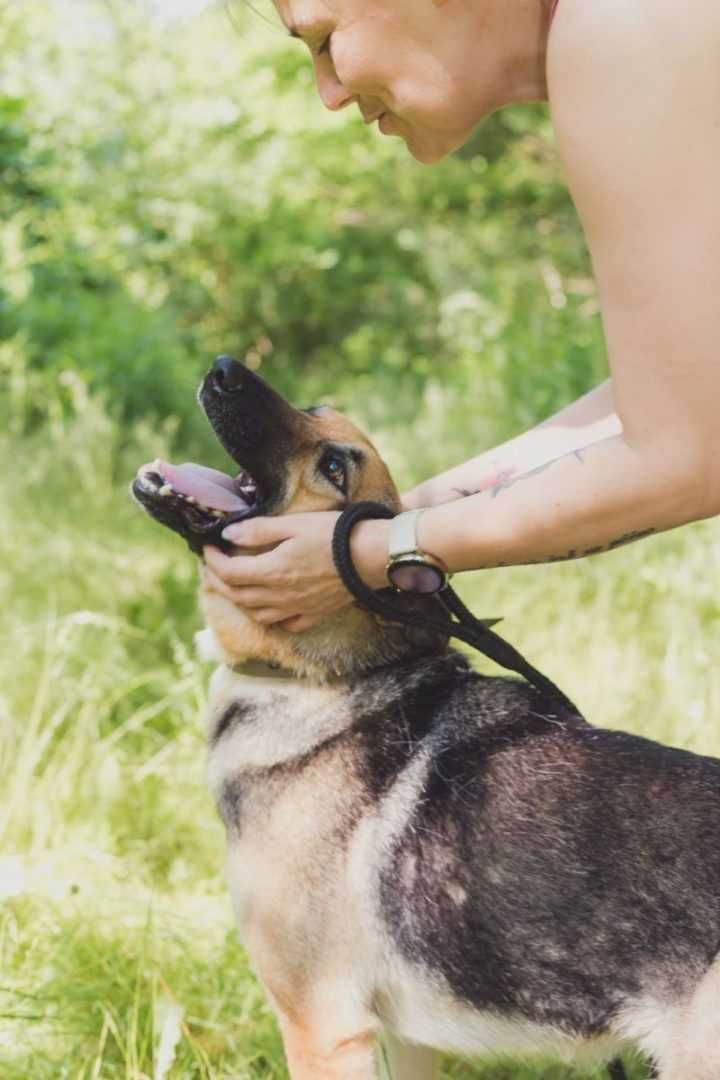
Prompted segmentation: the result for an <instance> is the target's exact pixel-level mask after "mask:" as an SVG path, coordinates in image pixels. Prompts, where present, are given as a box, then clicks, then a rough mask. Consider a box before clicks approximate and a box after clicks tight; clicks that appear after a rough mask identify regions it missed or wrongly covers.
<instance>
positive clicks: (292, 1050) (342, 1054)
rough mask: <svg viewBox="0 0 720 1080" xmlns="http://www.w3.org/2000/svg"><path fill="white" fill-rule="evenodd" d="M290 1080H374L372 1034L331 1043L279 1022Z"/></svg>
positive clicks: (324, 1037)
mask: <svg viewBox="0 0 720 1080" xmlns="http://www.w3.org/2000/svg"><path fill="white" fill-rule="evenodd" d="M280 1030H281V1031H282V1037H283V1044H284V1046H285V1056H286V1057H287V1063H288V1070H289V1073H290V1077H291V1080H376V1076H377V1073H376V1071H375V1032H374V1031H361V1032H358V1033H357V1034H356V1035H350V1036H344V1037H342V1038H336V1039H332V1038H330V1037H328V1034H327V1033H326V1032H322V1031H319V1030H317V1029H314V1028H310V1027H304V1026H300V1025H299V1024H297V1023H291V1022H289V1021H287V1020H284V1019H282V1018H281V1020H280Z"/></svg>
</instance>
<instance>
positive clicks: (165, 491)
mask: <svg viewBox="0 0 720 1080" xmlns="http://www.w3.org/2000/svg"><path fill="white" fill-rule="evenodd" d="M171 493H172V485H171V484H163V486H162V487H161V488H160V490H159V491H158V495H170V494H171Z"/></svg>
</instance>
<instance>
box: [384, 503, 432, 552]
mask: <svg viewBox="0 0 720 1080" xmlns="http://www.w3.org/2000/svg"><path fill="white" fill-rule="evenodd" d="M425 509H426V508H425V507H423V508H422V509H421V510H406V511H405V513H404V514H398V515H397V517H394V518H393V519H392V521H391V522H390V534H389V538H388V558H390V559H394V558H396V557H397V556H398V555H410V554H412V552H414V551H417V550H418V538H417V523H418V518H419V517H420V515H421V514H424V513H425Z"/></svg>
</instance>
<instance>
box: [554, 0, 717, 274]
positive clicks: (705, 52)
mask: <svg viewBox="0 0 720 1080" xmlns="http://www.w3.org/2000/svg"><path fill="white" fill-rule="evenodd" d="M547 74H548V90H549V98H550V106H551V111H552V116H553V123H554V127H555V133H556V137H557V144H558V149H559V151H560V156H561V158H562V159H563V163H564V165H565V168H566V172H567V179H568V183H569V186H570V189H571V191H572V194H573V197H574V199H575V203H576V205H577V208H578V210H579V212H580V216H581V218H582V220H583V224H584V226H585V230H586V232H587V235H588V240H589V241H590V244H591V247H592V248H593V254H594V255H595V256H598V255H600V254H601V252H600V248H601V247H602V245H603V244H606V245H610V246H612V245H614V244H615V243H616V242H619V240H620V237H621V235H627V233H626V231H627V229H628V227H629V226H632V227H633V229H634V228H635V227H637V226H640V225H641V224H642V223H643V222H644V223H645V226H646V227H647V228H648V229H652V228H653V227H655V226H657V225H658V223H659V220H660V216H661V212H662V211H663V210H664V212H665V216H666V218H667V211H668V208H669V207H670V206H672V205H673V203H674V202H675V205H677V202H676V200H678V199H682V200H683V202H684V203H685V204H686V206H687V204H688V202H689V201H690V200H695V201H696V206H698V207H704V208H705V211H706V218H707V215H708V214H711V212H712V211H713V209H716V207H717V191H718V190H720V188H719V187H718V184H720V4H718V3H717V0H682V2H678V0H604V2H603V3H596V2H594V0H567V2H563V0H561V4H560V7H559V9H558V14H557V16H556V21H555V24H554V26H553V28H552V32H551V35H550V40H549V45H548V68H547ZM713 216H714V215H713ZM701 224H702V222H701V221H700V218H699V217H698V225H699V226H700V225H701ZM712 224H713V225H714V224H716V222H715V221H713V223H712ZM707 225H708V221H707V220H706V221H705V223H704V227H706V226H707ZM596 269H597V270H599V269H600V267H598V266H597V265H596Z"/></svg>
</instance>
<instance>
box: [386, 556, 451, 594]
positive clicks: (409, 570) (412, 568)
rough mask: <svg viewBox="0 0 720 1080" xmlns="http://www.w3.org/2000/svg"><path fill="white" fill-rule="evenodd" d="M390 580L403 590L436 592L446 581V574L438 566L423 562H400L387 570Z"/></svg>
mask: <svg viewBox="0 0 720 1080" xmlns="http://www.w3.org/2000/svg"><path fill="white" fill-rule="evenodd" d="M387 576H388V580H389V581H390V582H391V583H392V584H393V585H394V586H395V588H396V589H400V591H401V592H414V593H436V592H439V591H440V589H442V588H443V587H444V585H445V582H446V577H445V574H443V572H442V570H440V569H438V567H437V566H431V565H430V563H426V562H422V561H420V560H418V561H417V562H411V561H410V560H408V561H407V562H399V563H397V564H396V565H395V566H391V567H390V569H389V570H388V572H387Z"/></svg>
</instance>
